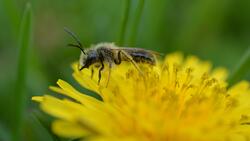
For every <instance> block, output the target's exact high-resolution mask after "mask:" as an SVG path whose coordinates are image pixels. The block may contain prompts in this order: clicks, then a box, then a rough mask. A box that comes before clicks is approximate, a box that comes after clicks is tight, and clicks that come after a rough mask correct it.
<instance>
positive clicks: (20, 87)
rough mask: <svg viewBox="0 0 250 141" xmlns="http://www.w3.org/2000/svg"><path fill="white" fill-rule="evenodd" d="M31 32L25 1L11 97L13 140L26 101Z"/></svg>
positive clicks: (30, 17)
mask: <svg viewBox="0 0 250 141" xmlns="http://www.w3.org/2000/svg"><path fill="white" fill-rule="evenodd" d="M31 33H32V10H31V5H30V4H29V3H27V5H26V8H25V11H24V14H23V17H22V21H21V25H20V34H19V53H18V55H19V56H18V66H17V77H16V84H15V90H14V94H13V96H14V99H13V102H14V103H13V107H14V109H13V121H12V124H13V126H12V127H13V128H12V130H13V131H12V134H13V135H12V137H13V139H12V140H13V141H19V140H20V138H21V137H20V135H21V129H22V121H23V113H24V109H25V105H26V103H27V91H26V75H27V68H28V56H29V48H30V46H31Z"/></svg>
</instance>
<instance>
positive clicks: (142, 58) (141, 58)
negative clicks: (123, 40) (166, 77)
mask: <svg viewBox="0 0 250 141" xmlns="http://www.w3.org/2000/svg"><path fill="white" fill-rule="evenodd" d="M130 55H131V56H132V57H133V60H134V61H135V62H136V63H147V64H151V65H155V63H156V61H155V57H154V56H153V55H152V54H149V53H145V52H143V53H141V52H133V53H131V54H130Z"/></svg>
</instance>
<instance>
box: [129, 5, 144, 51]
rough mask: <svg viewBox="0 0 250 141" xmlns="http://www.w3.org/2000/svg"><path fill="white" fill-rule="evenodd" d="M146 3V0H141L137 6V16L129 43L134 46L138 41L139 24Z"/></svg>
mask: <svg viewBox="0 0 250 141" xmlns="http://www.w3.org/2000/svg"><path fill="white" fill-rule="evenodd" d="M144 3H145V0H139V3H138V5H137V7H136V11H135V17H134V20H133V24H132V27H131V35H130V40H129V43H130V44H131V45H132V46H134V45H135V42H136V37H137V31H138V26H139V23H140V20H141V15H142V11H143V8H144Z"/></svg>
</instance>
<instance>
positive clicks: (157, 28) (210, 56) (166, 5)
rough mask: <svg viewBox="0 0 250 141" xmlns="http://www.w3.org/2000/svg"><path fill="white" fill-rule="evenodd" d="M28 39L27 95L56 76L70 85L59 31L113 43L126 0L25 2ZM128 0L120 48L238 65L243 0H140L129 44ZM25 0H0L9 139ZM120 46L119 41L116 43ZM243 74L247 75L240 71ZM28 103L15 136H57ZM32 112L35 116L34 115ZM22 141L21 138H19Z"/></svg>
mask: <svg viewBox="0 0 250 141" xmlns="http://www.w3.org/2000/svg"><path fill="white" fill-rule="evenodd" d="M29 2H30V3H31V5H32V11H33V21H32V22H33V30H32V31H33V35H34V36H33V37H32V39H33V44H32V47H31V51H30V57H29V58H30V59H29V61H28V63H29V65H28V68H27V70H28V76H27V80H28V86H27V95H28V96H29V97H28V98H27V99H29V98H30V97H31V96H32V95H39V94H44V93H46V92H47V87H48V86H49V85H54V84H55V82H56V80H57V79H58V78H63V79H65V80H68V81H71V82H72V83H74V81H73V80H72V77H71V72H72V70H71V68H70V64H71V63H72V62H73V61H75V60H77V59H78V56H79V53H80V52H79V50H76V49H73V48H68V47H66V45H67V43H70V42H73V40H72V39H71V38H70V37H69V36H68V35H67V34H66V33H65V32H64V31H63V28H64V27H68V28H70V29H71V30H72V31H73V32H75V33H76V34H77V35H78V36H79V37H80V40H81V41H82V43H83V44H84V45H85V46H89V45H91V44H95V43H99V42H118V40H119V36H120V35H119V34H120V31H121V29H120V28H121V25H122V17H123V14H124V8H125V4H126V0H108V1H104V0H91V1H90V0H81V1H80V0H70V1H66V0H64V1H61V0H53V1H51V0H31V1H29ZM138 2H139V0H132V1H131V7H130V10H129V20H128V26H127V28H126V32H125V33H126V34H125V40H124V44H122V45H124V46H137V47H141V48H147V49H151V50H155V51H159V52H162V53H169V52H171V51H177V50H180V51H182V52H184V53H185V54H195V55H197V56H199V57H200V58H202V59H205V60H210V61H212V62H213V64H215V65H216V66H225V67H227V68H228V69H229V70H233V68H234V67H235V66H236V65H237V64H238V63H239V60H240V58H241V56H242V54H243V53H244V51H245V50H246V49H247V48H248V47H249V46H250V26H249V25H250V17H249V13H250V1H248V0H238V1H235V0H221V1H218V0H199V1H187V0H158V1H153V0H151V1H150V0H145V2H144V7H143V11H142V16H141V17H140V19H139V25H138V29H137V33H136V39H137V40H136V41H135V42H131V39H130V38H131V36H133V35H131V34H132V33H133V31H131V30H132V29H133V23H134V19H135V18H136V14H135V13H136V7H137V4H138ZM26 3H27V0H1V1H0V66H1V69H0V70H1V72H0V80H1V81H0V140H4V141H8V140H10V138H11V132H10V131H11V129H10V125H11V124H12V123H13V121H12V120H11V118H10V116H11V115H10V109H13V108H16V107H13V106H14V104H12V102H13V99H12V98H11V95H12V94H13V89H14V85H15V78H16V72H17V70H16V69H17V62H18V61H17V59H18V57H17V56H18V49H19V41H18V35H19V34H20V33H19V32H20V29H19V28H20V24H21V18H22V13H23V11H24V9H25V5H26ZM118 45H119V44H118ZM244 78H245V79H248V80H249V73H248V76H244ZM27 102H28V107H27V108H26V110H25V120H24V121H25V122H24V125H23V130H22V139H23V140H28V141H37V140H38V141H39V140H41V141H42V140H51V141H52V140H59V139H58V138H57V137H55V136H51V134H50V130H49V127H48V123H49V119H47V117H46V116H44V115H42V114H39V112H34V110H33V109H34V108H32V107H35V104H33V103H32V102H31V101H29V100H28V101H27ZM35 113H36V114H35ZM20 140H21V139H20Z"/></svg>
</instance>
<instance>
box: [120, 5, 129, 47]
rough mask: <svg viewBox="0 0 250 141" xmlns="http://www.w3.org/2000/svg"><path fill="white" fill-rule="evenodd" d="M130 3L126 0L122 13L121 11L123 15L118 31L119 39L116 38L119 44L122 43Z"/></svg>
mask: <svg viewBox="0 0 250 141" xmlns="http://www.w3.org/2000/svg"><path fill="white" fill-rule="evenodd" d="M130 5H131V0H126V2H125V8H124V13H123V17H122V23H121V29H120V33H119V39H118V44H119V45H124V40H125V33H126V28H127V26H128V19H129V11H130V8H131V7H130Z"/></svg>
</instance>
